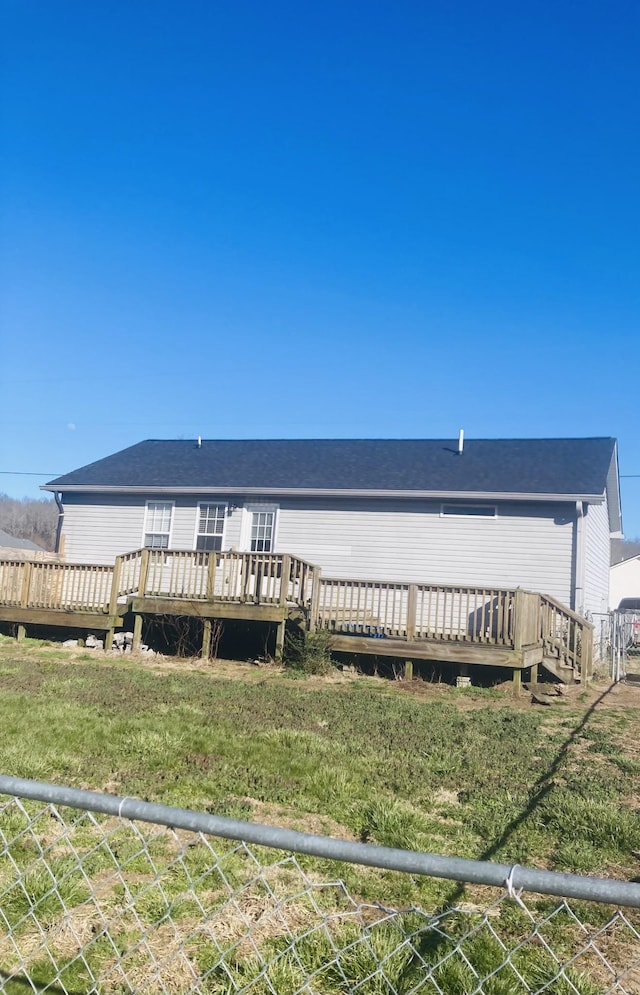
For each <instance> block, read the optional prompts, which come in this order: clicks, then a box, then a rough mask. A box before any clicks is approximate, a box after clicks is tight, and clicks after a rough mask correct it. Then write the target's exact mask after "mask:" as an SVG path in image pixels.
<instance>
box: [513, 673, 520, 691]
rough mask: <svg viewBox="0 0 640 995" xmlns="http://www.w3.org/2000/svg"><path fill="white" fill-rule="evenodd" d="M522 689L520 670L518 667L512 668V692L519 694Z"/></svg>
mask: <svg viewBox="0 0 640 995" xmlns="http://www.w3.org/2000/svg"><path fill="white" fill-rule="evenodd" d="M521 691H522V671H521V670H520V668H519V667H514V669H513V693H514V694H520V692H521Z"/></svg>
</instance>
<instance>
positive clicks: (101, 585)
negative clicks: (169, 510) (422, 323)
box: [0, 549, 593, 676]
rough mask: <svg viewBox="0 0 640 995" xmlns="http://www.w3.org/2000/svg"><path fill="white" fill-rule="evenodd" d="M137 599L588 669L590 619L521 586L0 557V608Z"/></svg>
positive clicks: (287, 564) (183, 556) (302, 567)
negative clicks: (531, 650)
mask: <svg viewBox="0 0 640 995" xmlns="http://www.w3.org/2000/svg"><path fill="white" fill-rule="evenodd" d="M132 596H138V597H144V598H147V597H155V598H169V599H171V598H173V599H177V600H185V601H205V602H216V601H221V602H227V603H228V602H236V603H241V604H246V603H253V604H263V605H281V606H283V608H286V607H287V606H289V607H298V608H300V609H301V610H303V611H304V612H306V613H307V615H308V617H309V621H310V623H311V625H312V626H314V627H319V628H325V629H329V630H330V631H332V632H335V633H336V634H339V633H343V634H344V633H350V634H354V635H363V636H366V635H369V636H379V637H386V638H396V639H405V640H415V639H418V640H431V641H440V642H442V641H452V642H463V643H476V644H477V643H484V644H487V645H492V646H501V647H506V648H510V649H513V650H524V649H527V648H528V647H534V646H537V647H542V650H543V653H544V655H545V656H547V657H552V658H553V659H554V660H557V661H558V662H559V664H560V665H561V666H564V667H572V668H573V669H574V670H575V671H576V672H578V673H580V672H581V673H582V674H583V676H584V675H587V676H588V675H590V673H591V653H592V629H593V626H592V625H591V624H590V623H589V622H588V621H587V620H586V619H584V618H582V616H580V615H578V614H576V612H573V611H571V610H570V609H568V608H566V607H565V606H564V605H563V604H561V602H559V601H556V600H555V599H554V598H552V597H550V596H548V595H540V594H534V593H530V592H527V591H523V590H520V589H512V588H506V589H505V588H495V587H460V586H447V585H443V584H405V583H396V582H392V581H368V580H348V579H331V578H326V577H322V576H321V571H320V569H319V568H318V567H314V566H313V565H312V564H311V563H307V562H306V561H305V560H301V559H300V558H299V557H296V556H292V555H290V554H288V553H284V554H271V553H236V552H197V551H181V550H164V549H138V550H135V551H133V552H131V553H125V554H124V555H122V556H118V557H117V558H116V562H115V565H114V566H108V565H97V564H75V563H56V562H35V563H34V562H29V561H25V560H0V605H4V606H8V607H11V608H33V609H42V610H48V609H50V610H61V611H62V610H66V611H78V612H81V611H85V612H96V613H104V614H107V615H109V616H110V617H115V616H117V615H118V613H121V611H122V609H123V607H124V605H125V604H126V603H127V601H128V599H129V598H130V597H132Z"/></svg>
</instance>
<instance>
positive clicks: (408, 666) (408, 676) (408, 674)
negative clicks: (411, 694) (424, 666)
mask: <svg viewBox="0 0 640 995" xmlns="http://www.w3.org/2000/svg"><path fill="white" fill-rule="evenodd" d="M404 679H405V681H412V680H413V660H405V662H404Z"/></svg>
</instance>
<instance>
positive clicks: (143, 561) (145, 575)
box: [138, 548, 151, 598]
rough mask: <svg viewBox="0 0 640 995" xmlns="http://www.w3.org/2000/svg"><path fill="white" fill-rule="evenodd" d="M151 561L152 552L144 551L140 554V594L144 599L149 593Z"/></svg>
mask: <svg viewBox="0 0 640 995" xmlns="http://www.w3.org/2000/svg"><path fill="white" fill-rule="evenodd" d="M150 559H151V550H150V549H146V548H145V549H143V550H142V552H141V554H140V576H139V578H138V593H139V595H140V597H141V598H144V597H145V595H146V593H147V580H148V579H149V561H150Z"/></svg>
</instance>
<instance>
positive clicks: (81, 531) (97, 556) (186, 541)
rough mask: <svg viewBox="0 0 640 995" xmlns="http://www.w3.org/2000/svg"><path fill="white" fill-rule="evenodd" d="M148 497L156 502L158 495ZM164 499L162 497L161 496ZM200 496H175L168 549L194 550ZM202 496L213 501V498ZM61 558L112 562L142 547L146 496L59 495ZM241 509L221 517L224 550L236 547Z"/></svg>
mask: <svg viewBox="0 0 640 995" xmlns="http://www.w3.org/2000/svg"><path fill="white" fill-rule="evenodd" d="M150 500H153V501H156V500H160V499H158V498H156V497H153V498H150ZM163 500H164V499H163ZM198 500H199V499H198V498H197V497H196V498H193V497H188V498H185V497H177V498H176V499H175V500H174V501H173V505H174V507H173V514H172V516H171V533H170V547H171V549H194V548H195V540H196V529H197V521H198ZM202 500H207V501H210V502H211V503H219V504H226V501H224V500H220V501H219V502H216V501H215V499H212V498H203V499H202ZM63 505H64V524H63V534H64V543H65V545H64V556H65V560H66V561H67V562H68V563H113V561H114V560H115V558H116V556H118V555H119V554H120V553H128V552H130V551H131V550H133V549H140V548H141V547H142V546H143V545H144V529H145V511H146V506H147V498H146V497H145V496H144V495H140V496H137V495H136V496H135V497H126V496H120V495H113V496H108V497H107V496H106V495H104V496H103V495H94V494H86V495H79V494H70V495H68V496H67V495H64V494H63ZM240 520H241V512H240V510H236V511H235V512H234V513H233V514H232V515H230V516H229V517H227V518H226V520H225V532H224V537H223V538H224V548H225V549H230V548H231V547H236V548H237V547H239V540H240Z"/></svg>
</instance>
